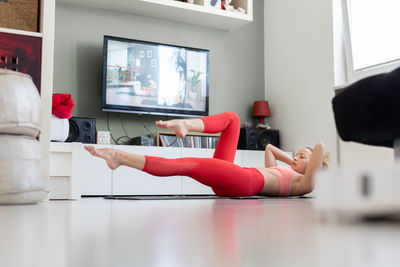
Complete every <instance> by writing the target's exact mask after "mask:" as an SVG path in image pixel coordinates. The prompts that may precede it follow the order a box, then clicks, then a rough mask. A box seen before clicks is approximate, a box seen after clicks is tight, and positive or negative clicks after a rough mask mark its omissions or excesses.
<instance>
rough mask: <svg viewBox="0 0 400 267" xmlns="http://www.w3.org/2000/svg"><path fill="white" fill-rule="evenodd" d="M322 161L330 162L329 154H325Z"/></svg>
mask: <svg viewBox="0 0 400 267" xmlns="http://www.w3.org/2000/svg"><path fill="white" fill-rule="evenodd" d="M324 161H325V162H327V163H328V162H330V161H331V154H330V153H329V152H325V155H324Z"/></svg>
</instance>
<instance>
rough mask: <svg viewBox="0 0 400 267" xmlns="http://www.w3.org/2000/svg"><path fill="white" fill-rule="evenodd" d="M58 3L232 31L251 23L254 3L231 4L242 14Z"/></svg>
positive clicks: (101, 0)
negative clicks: (241, 9)
mask: <svg viewBox="0 0 400 267" xmlns="http://www.w3.org/2000/svg"><path fill="white" fill-rule="evenodd" d="M57 1H58V2H64V3H67V4H75V5H82V6H87V7H93V8H98V9H104V10H111V11H117V12H123V13H129V14H134V15H139V16H144V17H152V18H157V19H163V20H169V21H175V22H181V23H186V24H193V25H199V26H204V27H210V28H215V29H221V30H232V29H235V28H237V27H240V26H242V25H245V24H247V23H250V22H252V21H253V0H232V2H231V5H233V6H235V7H242V8H244V9H245V10H246V13H245V14H243V13H239V12H233V11H227V10H222V9H216V8H213V7H207V6H203V5H199V4H189V3H186V2H178V1H174V0H113V1H110V0H57ZM196 2H198V0H197V1H196Z"/></svg>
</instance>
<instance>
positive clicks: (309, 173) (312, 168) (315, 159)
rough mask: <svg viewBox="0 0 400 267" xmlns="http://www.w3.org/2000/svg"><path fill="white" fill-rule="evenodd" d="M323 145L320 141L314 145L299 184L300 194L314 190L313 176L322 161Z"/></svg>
mask: <svg viewBox="0 0 400 267" xmlns="http://www.w3.org/2000/svg"><path fill="white" fill-rule="evenodd" d="M324 155H325V145H324V143H322V142H319V143H317V144H316V145H315V146H314V150H313V152H312V154H311V157H310V161H309V162H308V165H307V169H306V172H305V174H304V177H303V179H301V183H300V185H299V191H300V192H301V195H304V194H308V193H310V192H312V191H313V190H314V176H315V173H316V172H317V171H318V170H320V169H321V167H322V163H323V161H324Z"/></svg>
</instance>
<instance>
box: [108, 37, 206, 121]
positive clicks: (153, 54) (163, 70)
mask: <svg viewBox="0 0 400 267" xmlns="http://www.w3.org/2000/svg"><path fill="white" fill-rule="evenodd" d="M106 47H107V49H106V51H105V53H106V55H105V64H106V66H105V68H106V70H105V78H106V79H105V83H106V85H105V92H103V95H104V94H105V95H104V97H105V103H104V102H103V104H105V105H106V106H114V107H116V106H118V107H120V108H122V109H127V110H128V111H129V109H130V108H133V109H134V108H140V109H142V110H150V111H151V110H152V109H154V110H163V111H162V112H161V113H168V110H171V111H172V110H173V112H174V113H179V112H182V113H189V114H190V113H196V112H199V114H205V112H208V51H207V50H199V49H191V48H184V47H178V46H171V45H164V44H157V43H148V42H143V41H134V40H131V41H129V40H118V39H116V40H115V39H108V40H107V44H106ZM103 86H104V85H103ZM103 90H104V89H103ZM103 101H104V100H103Z"/></svg>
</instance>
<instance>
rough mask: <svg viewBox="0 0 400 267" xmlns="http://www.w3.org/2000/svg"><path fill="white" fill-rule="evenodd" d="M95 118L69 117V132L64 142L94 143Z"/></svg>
mask: <svg viewBox="0 0 400 267" xmlns="http://www.w3.org/2000/svg"><path fill="white" fill-rule="evenodd" d="M95 128H96V119H93V118H79V117H72V118H70V119H69V134H68V138H67V140H66V141H65V142H82V143H86V144H94V143H96V140H95V139H96V138H95V131H96V129H95Z"/></svg>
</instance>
